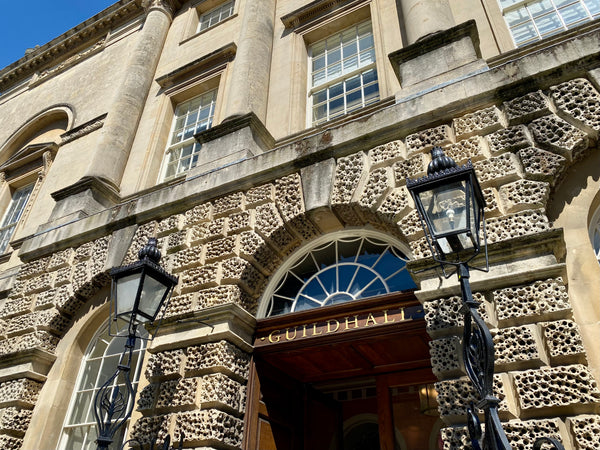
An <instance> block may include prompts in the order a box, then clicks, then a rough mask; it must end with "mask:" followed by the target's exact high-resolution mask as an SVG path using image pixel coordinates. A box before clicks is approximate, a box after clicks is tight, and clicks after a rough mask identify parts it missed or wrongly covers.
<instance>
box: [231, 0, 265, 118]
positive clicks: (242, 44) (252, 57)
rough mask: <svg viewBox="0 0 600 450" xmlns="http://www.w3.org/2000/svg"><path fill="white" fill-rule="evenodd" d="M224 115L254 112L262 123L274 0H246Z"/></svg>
mask: <svg viewBox="0 0 600 450" xmlns="http://www.w3.org/2000/svg"><path fill="white" fill-rule="evenodd" d="M244 4H245V9H244V11H243V12H242V13H241V19H242V26H241V32H240V37H239V40H238V43H237V45H238V48H237V51H236V55H235V60H234V63H233V68H232V74H231V77H230V80H229V86H227V87H226V88H227V89H228V92H227V102H226V104H225V107H224V117H225V118H226V119H227V118H233V117H238V116H242V115H245V114H248V113H250V112H252V113H254V114H255V115H256V117H258V119H259V120H260V121H261V122H262V123H265V119H266V117H267V98H268V94H269V75H270V71H271V54H272V50H273V33H274V21H275V0H260V1H256V0H246V2H245V3H244Z"/></svg>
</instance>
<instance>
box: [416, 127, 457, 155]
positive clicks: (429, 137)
mask: <svg viewBox="0 0 600 450" xmlns="http://www.w3.org/2000/svg"><path fill="white" fill-rule="evenodd" d="M453 139H454V133H453V132H452V128H451V127H449V126H448V125H440V126H439V127H435V128H429V129H427V130H423V131H420V132H418V133H414V134H411V135H408V136H406V146H407V147H408V154H409V155H412V154H414V153H418V152H425V151H427V150H430V149H432V148H433V147H434V146H435V145H440V146H442V145H447V144H450V143H452V141H453Z"/></svg>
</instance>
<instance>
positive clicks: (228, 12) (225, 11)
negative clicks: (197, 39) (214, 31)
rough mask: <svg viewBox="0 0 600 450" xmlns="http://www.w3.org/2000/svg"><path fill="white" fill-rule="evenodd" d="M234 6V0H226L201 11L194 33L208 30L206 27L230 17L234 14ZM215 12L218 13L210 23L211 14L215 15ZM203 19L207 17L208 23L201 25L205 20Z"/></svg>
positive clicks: (208, 27)
mask: <svg viewBox="0 0 600 450" xmlns="http://www.w3.org/2000/svg"><path fill="white" fill-rule="evenodd" d="M234 7H235V0H228V1H226V2H224V3H221V4H220V5H218V6H216V7H214V8H212V9H211V10H209V11H206V12H203V13H201V14H200V17H199V18H198V28H197V30H196V33H200V32H202V31H205V30H208V29H210V28H212V27H214V26H216V25H218V24H220V23H221V22H223V21H224V20H226V19H229V18H230V17H232V16H233V15H234ZM217 13H218V15H217V18H216V21H215V22H213V23H211V20H212V19H213V15H216V14H217ZM205 19H208V25H206V26H204V27H203V23H204V22H205Z"/></svg>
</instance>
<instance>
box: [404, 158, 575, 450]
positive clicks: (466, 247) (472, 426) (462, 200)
mask: <svg viewBox="0 0 600 450" xmlns="http://www.w3.org/2000/svg"><path fill="white" fill-rule="evenodd" d="M431 155H432V160H431V162H430V163H429V166H428V167H427V176H425V177H422V178H419V179H417V180H411V179H407V180H406V187H407V188H408V190H409V192H410V193H411V195H412V198H413V200H414V202H415V206H416V208H417V211H418V213H419V217H420V219H421V225H422V226H423V230H424V231H425V238H426V240H427V244H428V245H429V248H430V250H431V253H432V256H433V259H434V260H435V261H436V262H438V263H440V265H441V268H442V271H443V273H444V276H445V277H446V278H448V277H450V276H451V275H452V273H454V271H451V272H450V273H448V272H447V271H446V269H447V267H448V266H451V267H453V268H455V271H456V273H457V275H458V279H459V281H460V288H461V294H462V302H463V307H462V312H463V315H464V330H463V358H464V362H465V370H466V372H467V375H468V376H469V379H470V380H471V382H472V383H473V386H475V389H476V390H477V393H478V394H479V398H480V399H481V400H480V401H479V402H478V403H477V408H479V409H481V410H483V412H484V421H485V435H484V434H483V432H482V428H481V424H480V422H479V417H478V416H477V413H476V412H475V407H474V405H473V404H471V405H469V407H468V408H467V421H468V430H469V436H470V438H471V443H472V445H473V449H474V450H480V449H482V448H483V449H485V450H509V449H511V446H510V444H509V442H508V438H507V437H506V433H505V432H504V429H503V428H502V423H501V422H500V418H499V416H498V404H499V403H500V400H498V398H497V397H496V396H494V392H493V388H494V386H493V383H494V341H493V339H492V335H491V333H490V330H489V329H488V327H487V326H486V324H485V322H484V321H483V319H482V318H481V316H480V314H479V312H478V310H477V307H478V303H477V302H476V301H475V300H474V299H473V294H472V292H471V285H470V283H469V263H470V262H471V261H472V260H473V258H475V257H476V256H477V255H478V254H480V253H481V251H482V250H484V251H485V268H483V269H478V270H483V271H487V270H488V268H489V265H488V259H487V244H486V232H485V219H484V215H483V211H484V208H485V200H484V198H483V193H482V191H481V186H480V185H479V182H478V181H477V177H476V175H475V170H474V169H473V165H472V164H471V161H469V162H467V164H465V165H463V166H457V165H456V163H455V162H454V160H453V159H452V158H450V157H448V156H446V155H445V154H444V152H443V150H442V149H441V148H440V147H434V148H433V150H432V152H431ZM482 237H483V241H482V240H481V238H482ZM472 268H475V267H472ZM482 436H483V440H482ZM546 443H547V444H551V445H553V446H554V447H555V448H556V449H557V450H564V447H563V446H562V444H561V443H560V442H558V441H556V440H554V439H550V438H540V439H538V440H536V443H535V445H534V448H536V449H540V448H541V446H542V444H546Z"/></svg>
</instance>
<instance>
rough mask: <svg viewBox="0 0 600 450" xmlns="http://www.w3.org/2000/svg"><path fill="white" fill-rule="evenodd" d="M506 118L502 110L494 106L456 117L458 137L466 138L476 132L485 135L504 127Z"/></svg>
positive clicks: (455, 129)
mask: <svg viewBox="0 0 600 450" xmlns="http://www.w3.org/2000/svg"><path fill="white" fill-rule="evenodd" d="M503 122H504V118H503V117H502V113H501V112H500V110H499V109H498V108H497V107H495V106H492V107H490V108H486V109H482V110H480V111H476V112H474V113H470V114H466V115H464V116H462V117H459V118H458V119H454V122H453V124H454V131H455V132H456V137H458V138H459V139H464V138H466V137H469V136H472V135H474V134H479V135H484V134H489V133H491V132H493V131H496V130H499V129H500V128H502V127H503Z"/></svg>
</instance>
